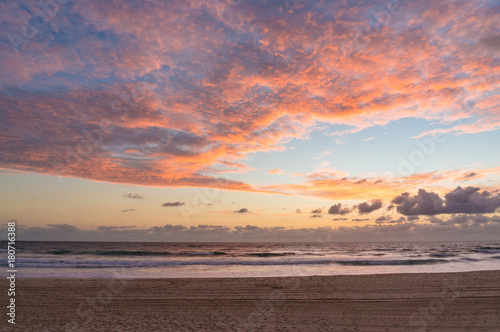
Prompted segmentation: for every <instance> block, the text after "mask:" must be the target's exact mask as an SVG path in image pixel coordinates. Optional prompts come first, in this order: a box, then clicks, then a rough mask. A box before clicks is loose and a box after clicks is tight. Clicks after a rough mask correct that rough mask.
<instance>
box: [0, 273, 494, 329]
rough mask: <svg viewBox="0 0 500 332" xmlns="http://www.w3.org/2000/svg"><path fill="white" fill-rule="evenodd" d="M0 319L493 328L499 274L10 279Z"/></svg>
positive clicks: (34, 324)
mask: <svg viewBox="0 0 500 332" xmlns="http://www.w3.org/2000/svg"><path fill="white" fill-rule="evenodd" d="M0 284H1V287H2V288H3V289H5V290H7V289H8V284H7V280H6V279H5V278H3V281H2V282H1V283H0ZM1 293H2V296H1V298H2V303H4V304H8V301H9V298H8V297H7V292H6V291H2V292H1ZM3 308H4V311H5V312H6V310H7V309H6V307H5V306H3ZM3 316H4V318H3V319H2V320H3V322H2V323H1V324H0V326H1V327H2V328H1V329H0V330H4V331H500V271H481V272H465V273H432V274H379V275H359V276H313V277H289V278H227V279H18V280H17V281H16V325H15V327H14V326H12V325H11V324H8V323H7V318H8V317H7V316H6V315H5V313H4V314H3Z"/></svg>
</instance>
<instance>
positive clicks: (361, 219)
mask: <svg viewBox="0 0 500 332" xmlns="http://www.w3.org/2000/svg"><path fill="white" fill-rule="evenodd" d="M351 220H352V221H368V220H370V219H369V218H354V219H351Z"/></svg>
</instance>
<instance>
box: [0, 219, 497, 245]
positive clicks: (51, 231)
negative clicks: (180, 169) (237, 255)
mask: <svg viewBox="0 0 500 332" xmlns="http://www.w3.org/2000/svg"><path fill="white" fill-rule="evenodd" d="M429 218H435V217H432V216H431V217H429ZM436 219H437V218H436ZM3 227H4V228H0V236H2V237H4V238H5V236H6V234H7V229H6V227H5V226H3ZM499 236H500V217H499V216H490V217H489V216H485V215H481V214H478V215H465V216H462V215H457V216H455V217H454V216H451V218H450V219H449V220H441V221H440V222H434V223H432V222H431V223H415V222H410V221H404V218H402V219H401V218H400V219H397V220H392V219H390V220H386V221H385V222H381V223H376V224H373V225H364V226H351V227H348V226H340V227H336V228H332V227H315V228H286V227H260V226H254V225H246V226H235V227H228V226H223V225H197V226H195V225H193V226H189V227H187V226H184V225H172V224H166V225H163V226H152V227H149V228H138V227H135V226H99V227H97V228H94V229H87V230H85V229H81V228H78V227H76V226H72V225H67V224H49V225H46V226H45V227H20V228H19V229H17V238H19V239H20V240H21V241H34V240H36V241H57V240H60V239H62V238H64V239H66V240H67V241H139V242H165V241H168V242H205V241H210V242H213V241H218V242H223V241H231V242H241V241H245V242H248V241H250V242H263V241H271V242H278V241H279V242H315V241H320V242H325V241H333V242H345V241H387V238H390V239H392V240H394V241H443V240H448V241H455V240H456V241H475V240H477V241H479V240H488V241H497V240H498V237H499Z"/></svg>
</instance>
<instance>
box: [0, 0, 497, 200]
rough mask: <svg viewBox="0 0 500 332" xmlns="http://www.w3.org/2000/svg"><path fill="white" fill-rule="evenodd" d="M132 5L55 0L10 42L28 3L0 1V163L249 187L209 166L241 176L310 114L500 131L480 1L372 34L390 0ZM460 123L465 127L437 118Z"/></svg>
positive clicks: (402, 17)
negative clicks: (39, 21) (32, 31)
mask: <svg viewBox="0 0 500 332" xmlns="http://www.w3.org/2000/svg"><path fill="white" fill-rule="evenodd" d="M132 3H133V5H128V4H129V2H127V1H125V0H117V1H110V2H107V1H95V0H90V1H85V3H83V4H80V3H77V2H75V3H68V4H66V5H64V6H62V5H61V6H60V8H59V12H58V14H57V15H56V16H55V17H54V18H53V19H52V20H51V22H50V27H49V25H47V28H46V29H43V31H39V32H38V33H37V35H36V37H34V38H30V39H29V40H27V41H26V42H23V43H21V44H19V45H13V44H12V43H11V42H10V41H9V37H8V36H12V35H13V34H15V35H17V36H21V35H22V33H23V32H22V27H23V25H22V24H20V22H19V20H18V18H19V17H26V18H28V19H29V18H30V17H31V16H32V13H33V11H32V10H31V9H29V8H28V7H26V6H25V5H24V4H23V3H22V2H12V1H10V2H2V3H0V16H1V18H2V22H4V23H3V25H2V28H3V29H2V31H3V34H2V35H3V36H4V38H2V40H1V41H0V42H1V43H2V46H3V47H0V58H1V59H2V64H3V65H2V67H1V68H0V109H1V110H2V113H1V118H2V121H0V142H1V144H0V166H1V167H3V168H6V169H14V170H21V171H30V172H36V173H41V174H47V175H53V176H69V177H78V178H84V179H90V180H95V181H107V182H113V183H126V184H138V185H143V186H161V187H209V188H224V189H227V190H238V191H258V189H256V188H255V186H253V185H252V184H249V183H244V182H241V181H236V180H234V179H231V178H226V179H225V180H221V178H220V174H233V173H238V172H247V171H249V170H250V169H251V168H250V167H248V166H246V165H245V161H246V160H247V159H248V158H249V157H250V156H251V155H254V154H255V153H257V152H261V151H266V152H271V151H283V150H286V149H288V147H287V145H286V143H288V142H290V141H291V140H293V139H297V138H299V139H305V138H308V137H310V136H309V135H310V134H311V133H312V132H314V131H315V130H317V127H315V126H316V125H317V124H318V123H327V124H333V125H349V126H350V127H349V128H351V129H350V133H354V132H359V131H360V130H363V129H366V128H369V127H373V126H382V125H386V124H388V123H391V122H393V121H397V120H398V119H402V118H407V117H412V118H419V119H424V120H426V121H436V125H437V127H438V129H437V130H441V131H442V130H448V132H449V133H453V134H465V133H476V132H485V131H491V130H496V129H498V128H500V115H499V114H498V112H496V107H497V106H498V99H497V98H498V97H496V96H495V93H494V91H495V89H496V87H497V81H498V80H497V79H496V71H495V70H496V69H495V68H496V67H495V66H496V65H497V61H496V52H495V51H496V50H497V49H498V33H497V32H496V30H495V27H496V25H495V23H496V22H497V20H498V17H497V16H498V15H497V12H496V11H495V10H493V9H492V8H493V7H491V6H490V5H488V4H482V3H478V2H475V1H458V2H451V3H445V4H442V3H440V2H437V1H434V2H410V1H405V3H404V4H401V6H399V7H401V8H400V9H399V10H398V14H397V15H396V14H395V13H391V16H390V20H388V21H387V22H385V23H384V24H383V25H382V26H378V24H377V27H378V28H374V29H370V28H369V27H373V26H374V25H375V23H377V21H375V22H374V21H373V10H375V8H386V5H387V1H385V0H384V1H382V0H379V1H370V2H364V3H359V2H352V1H324V2H312V1H311V2H307V1H306V2H303V3H302V4H301V5H300V7H301V8H298V7H299V6H297V5H296V4H291V5H290V6H291V7H289V8H285V7H286V6H288V5H286V6H285V5H284V4H283V3H281V2H275V1H251V2H248V1H247V2H244V3H242V4H241V5H240V6H228V5H225V4H224V3H222V4H221V2H220V1H202V2H200V1H183V2H176V1H174V2H140V5H139V3H136V2H134V1H132ZM375 12H377V11H376V10H375ZM165 17H168V18H169V19H168V20H167V19H165ZM89 22H92V24H89ZM443 27H446V29H443ZM138 36H140V37H138ZM193 47H196V50H197V51H196V52H193ZM14 49H16V50H17V51H18V52H16V51H14ZM444 49H446V52H443V50H444ZM312 50H314V52H313V51H312ZM42 53H43V54H44V57H43V58H41V57H40V54H42ZM387 59H391V61H387ZM360 77H362V78H363V79H360ZM331 91H335V93H331ZM466 105H468V106H467V107H465V106H466ZM415 110H418V112H417V111H415ZM458 118H464V119H466V120H467V123H464V124H462V125H454V126H453V127H452V128H447V127H446V126H445V124H446V121H449V120H454V119H458ZM276 174H281V173H276ZM376 181H377V180H375V179H373V182H372V181H371V180H368V182H369V183H365V184H363V183H357V181H356V180H355V179H353V178H352V177H351V178H348V179H346V180H344V181H342V180H340V179H338V180H336V181H330V182H327V181H323V182H322V183H321V181H316V180H311V181H310V182H309V183H306V184H304V185H299V186H293V185H291V186H289V187H283V186H280V188H277V189H278V190H281V191H286V190H290V191H299V192H311V193H312V194H313V195H316V196H323V197H328V198H334V196H335V198H339V197H341V198H342V197H356V199H366V196H365V197H363V198H359V197H360V196H361V194H362V193H361V192H360V191H363V192H364V193H366V192H368V191H369V189H370V187H373V188H375V189H376V190H377V191H378V192H377V193H376V194H377V196H376V197H382V198H383V197H386V196H384V195H393V191H394V190H397V189H398V183H394V184H392V183H383V184H381V185H378V184H376V183H375V182H376ZM344 184H345V185H346V187H343V185H344ZM339 187H340V188H341V190H338V191H337V189H338V188H339ZM342 188H345V189H342ZM309 189H312V190H311V191H309ZM337 192H338V193H337ZM379 193H380V194H381V195H378V194H379ZM344 194H347V196H343V195H344Z"/></svg>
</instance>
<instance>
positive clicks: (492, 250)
mask: <svg viewBox="0 0 500 332" xmlns="http://www.w3.org/2000/svg"><path fill="white" fill-rule="evenodd" d="M486 248H488V247H486ZM472 251H473V252H481V253H484V254H498V253H500V248H490V249H474V250H472Z"/></svg>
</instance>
